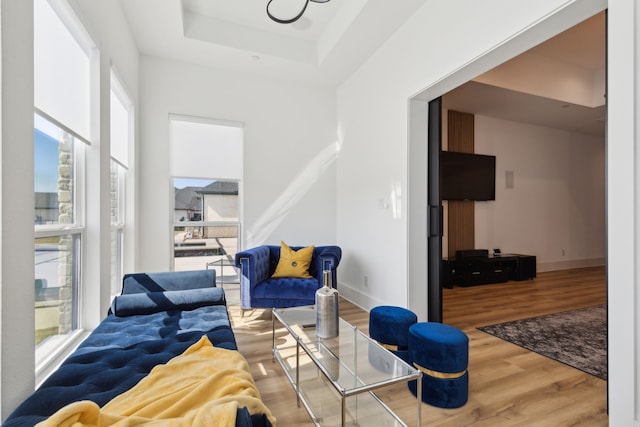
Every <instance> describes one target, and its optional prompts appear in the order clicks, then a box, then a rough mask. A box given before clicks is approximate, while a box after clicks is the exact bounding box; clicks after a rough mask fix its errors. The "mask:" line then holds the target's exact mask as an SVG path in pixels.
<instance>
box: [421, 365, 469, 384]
mask: <svg viewBox="0 0 640 427" xmlns="http://www.w3.org/2000/svg"><path fill="white" fill-rule="evenodd" d="M413 366H415V367H416V368H417V369H419V370H420V371H422V372H423V373H424V374H426V375H429V376H430V377H433V378H442V379H447V380H450V379H455V378H460V377H462V376H464V374H466V373H467V370H466V369H465V370H464V371H462V372H453V373H449V372H438V371H432V370H431V369H427V368H424V367H422V366H420V365H418V364H417V363H416V362H413Z"/></svg>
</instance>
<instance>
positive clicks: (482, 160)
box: [440, 151, 496, 200]
mask: <svg viewBox="0 0 640 427" xmlns="http://www.w3.org/2000/svg"><path fill="white" fill-rule="evenodd" d="M440 198H441V199H442V200H495V199H496V156H487V155H484V154H471V153H457V152H455V151H441V152H440Z"/></svg>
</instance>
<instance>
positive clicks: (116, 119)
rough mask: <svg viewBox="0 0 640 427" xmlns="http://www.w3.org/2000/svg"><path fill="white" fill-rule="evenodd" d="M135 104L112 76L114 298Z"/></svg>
mask: <svg viewBox="0 0 640 427" xmlns="http://www.w3.org/2000/svg"><path fill="white" fill-rule="evenodd" d="M132 135H133V105H132V102H131V100H130V98H129V97H128V96H127V94H126V92H125V91H124V89H123V87H122V85H121V84H120V82H119V80H118V79H117V78H116V76H115V75H114V74H113V73H112V74H111V295H117V294H118V293H120V290H121V288H122V274H123V263H124V257H123V254H124V243H125V218H126V215H125V201H126V194H125V191H126V177H127V172H128V169H129V168H128V165H129V148H130V146H131V144H132V140H133V136H132Z"/></svg>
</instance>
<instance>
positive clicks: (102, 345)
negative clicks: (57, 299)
mask: <svg viewBox="0 0 640 427" xmlns="http://www.w3.org/2000/svg"><path fill="white" fill-rule="evenodd" d="M203 335H206V336H207V337H208V338H209V340H210V342H211V344H212V345H213V346H215V347H220V348H225V349H229V350H237V346H236V341H235V336H234V334H233V331H232V330H231V323H230V320H229V316H228V312H227V307H226V299H225V294H224V290H223V289H222V288H216V287H215V270H201V271H191V272H162V273H149V274H146V273H140V274H129V275H126V276H125V277H124V279H123V290H122V294H121V295H119V296H117V297H116V298H114V300H113V302H112V304H111V308H110V310H109V314H108V315H107V317H106V318H105V319H104V320H103V321H102V322H101V323H100V325H99V326H98V327H97V328H96V329H95V330H94V331H93V332H92V333H91V334H90V335H89V336H88V337H87V338H86V339H85V340H84V341H83V342H82V343H81V344H80V346H79V347H78V348H77V349H76V350H75V351H74V352H73V353H72V354H71V355H70V356H69V357H68V358H67V359H66V360H65V361H64V362H63V364H62V365H61V366H60V367H59V368H58V369H57V370H56V371H55V372H54V373H53V374H52V375H51V376H50V377H49V378H48V379H47V380H46V381H45V382H44V383H43V384H42V385H41V386H40V387H39V388H38V389H37V390H36V391H35V392H34V393H33V394H32V395H31V396H30V397H28V398H27V399H26V400H25V401H24V402H23V403H22V404H21V405H20V406H18V408H16V409H15V410H14V412H13V413H12V414H11V415H10V416H9V417H8V418H7V420H6V421H5V423H4V424H3V426H6V427H12V426H33V425H35V424H36V423H38V422H40V421H43V420H45V419H47V418H48V417H49V416H51V415H52V414H54V413H56V412H57V411H58V410H59V409H60V408H62V407H65V406H67V405H68V404H70V403H72V402H76V401H80V400H90V401H93V402H95V403H97V404H98V405H99V406H100V407H102V406H104V405H105V404H106V403H107V402H109V401H110V400H112V399H113V398H115V397H116V396H118V395H120V394H122V393H124V392H125V391H127V390H129V389H131V388H132V387H133V386H135V385H136V384H137V383H138V382H139V381H140V380H141V379H143V378H144V377H145V376H146V375H147V374H148V373H149V372H150V371H151V369H152V368H153V367H155V366H156V365H159V364H165V363H167V362H168V361H169V360H171V359H173V358H174V357H176V356H178V355H181V354H182V353H184V351H185V350H186V349H187V348H189V347H190V346H191V345H192V344H194V343H196V342H197V341H199V340H200V338H201V337H202V336H203ZM236 426H237V427H269V426H271V423H270V422H269V420H268V419H267V417H266V416H265V415H264V414H254V415H250V414H249V412H248V410H247V409H246V408H239V409H238V412H237V419H236Z"/></svg>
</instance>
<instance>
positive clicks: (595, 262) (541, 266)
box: [537, 258, 607, 273]
mask: <svg viewBox="0 0 640 427" xmlns="http://www.w3.org/2000/svg"><path fill="white" fill-rule="evenodd" d="M604 265H607V259H606V258H589V259H574V260H567V261H549V262H538V265H537V270H538V272H539V273H541V272H545V271H558V270H571V269H573V268H585V267H601V266H604Z"/></svg>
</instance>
